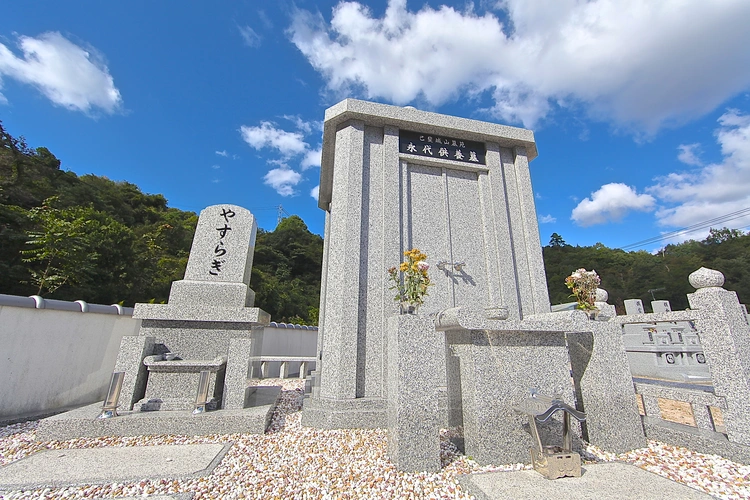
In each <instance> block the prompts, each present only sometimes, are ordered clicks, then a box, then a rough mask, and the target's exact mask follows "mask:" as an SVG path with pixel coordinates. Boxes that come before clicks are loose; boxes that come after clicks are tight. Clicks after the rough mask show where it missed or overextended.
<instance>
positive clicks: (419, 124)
mask: <svg viewBox="0 0 750 500" xmlns="http://www.w3.org/2000/svg"><path fill="white" fill-rule="evenodd" d="M323 141H324V145H323V161H322V166H321V184H320V196H319V203H318V205H319V206H320V208H322V209H323V210H325V211H326V229H325V249H324V257H323V258H324V263H323V279H322V288H321V308H320V324H319V326H320V333H319V337H318V342H319V354H320V356H321V363H320V365H319V366H320V369H319V370H318V372H319V376H318V377H317V378H316V379H315V380H314V389H313V394H312V398H310V399H309V400H308V401H307V403H306V407H305V413H304V421H305V423H306V424H308V425H317V426H323V427H378V426H384V425H385V412H386V404H385V398H386V394H385V387H386V384H385V380H386V373H385V370H386V351H385V349H386V346H385V343H384V336H383V333H382V332H383V331H385V330H386V322H387V318H388V316H390V315H391V314H394V313H396V312H397V310H398V309H397V304H396V303H395V302H394V301H393V298H392V294H391V292H390V291H389V290H388V285H387V281H386V280H387V275H386V272H385V270H386V269H387V268H388V267H390V266H393V265H396V264H398V263H399V262H400V261H401V256H402V252H403V251H404V250H407V249H410V248H413V247H418V248H419V249H421V250H422V251H423V252H425V253H426V254H427V255H428V256H429V263H430V264H431V265H432V269H433V272H432V276H433V282H434V284H435V285H434V286H433V287H432V288H431V289H430V294H429V296H428V297H427V299H426V302H425V304H424V305H423V306H422V309H421V312H422V313H430V312H437V311H439V310H442V309H446V308H449V307H455V306H478V307H481V308H485V307H493V306H503V307H505V308H506V310H507V311H508V314H509V315H510V317H511V318H513V319H520V318H521V317H522V316H523V315H527V314H534V313H538V312H547V311H549V299H548V294H547V285H546V281H545V276H544V266H543V263H542V253H541V245H540V242H539V232H538V229H537V227H536V224H537V222H536V214H535V208H534V193H533V192H532V190H531V182H530V178H529V166H528V162H529V160H531V159H533V158H535V157H536V155H537V153H536V145H535V143H534V136H533V133H532V132H531V131H528V130H523V129H518V128H514V127H507V126H503V125H497V124H493V123H485V122H478V121H474V120H467V119H463V118H456V117H451V116H445V115H439V114H435V113H428V112H425V111H419V110H416V109H413V108H401V107H396V106H386V105H381V104H374V103H369V102H363V101H357V100H353V99H347V100H345V101H342V102H340V103H339V104H337V105H335V106H333V107H332V108H329V109H328V110H327V111H326V115H325V123H324V132H323ZM439 262H446V263H447V264H445V265H443V266H441V267H444V269H445V270H444V271H440V270H438V263H439ZM461 263H464V265H461ZM352 410H356V411H352Z"/></svg>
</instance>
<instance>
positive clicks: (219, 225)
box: [169, 204, 258, 307]
mask: <svg viewBox="0 0 750 500" xmlns="http://www.w3.org/2000/svg"><path fill="white" fill-rule="evenodd" d="M257 229H258V226H257V224H256V222H255V217H254V216H253V214H252V213H250V211H249V210H247V209H246V208H242V207H238V206H236V205H228V204H222V205H212V206H210V207H206V208H204V209H203V210H201V213H200V215H199V217H198V226H197V227H196V228H195V235H194V236H193V245H192V247H191V248H190V257H189V258H188V264H187V269H186V270H185V279H186V280H188V281H203V282H207V283H244V284H245V285H249V284H250V274H251V271H252V268H253V251H254V249H255V234H256V232H257ZM183 298H185V299H186V300H188V301H191V300H192V298H190V297H181V296H171V295H170V297H169V302H177V301H180V300H182V299H183ZM232 305H233V306H236V307H245V306H252V304H244V303H243V304H232Z"/></svg>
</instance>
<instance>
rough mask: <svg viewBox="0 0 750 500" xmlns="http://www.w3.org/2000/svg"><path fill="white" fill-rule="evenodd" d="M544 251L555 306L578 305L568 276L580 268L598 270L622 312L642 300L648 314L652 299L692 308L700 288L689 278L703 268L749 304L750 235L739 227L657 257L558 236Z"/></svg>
mask: <svg viewBox="0 0 750 500" xmlns="http://www.w3.org/2000/svg"><path fill="white" fill-rule="evenodd" d="M543 252H544V266H545V271H546V273H547V286H548V289H549V295H550V301H551V303H552V304H561V303H565V302H573V299H571V298H570V290H568V289H567V287H566V286H565V278H566V277H567V276H568V275H570V273H572V272H573V271H575V270H576V269H578V268H580V267H584V268H586V269H588V270H589V271H590V270H592V269H594V270H596V272H597V274H599V276H600V277H601V280H602V282H601V285H600V288H603V289H605V290H606V291H607V292H608V293H609V303H610V304H614V305H615V307H616V308H617V311H618V313H620V314H624V313H625V306H624V300H626V299H641V300H642V301H643V304H644V306H645V307H646V310H647V311H650V308H651V301H652V300H653V299H656V300H668V301H669V302H670V304H671V306H672V309H673V310H682V309H685V308H687V307H689V306H688V301H687V294H688V293H692V292H694V291H695V290H694V289H693V287H692V286H690V283H689V282H688V276H689V275H690V273H692V272H693V271H696V270H697V269H699V268H700V267H707V268H709V269H716V270H717V271H721V272H722V273H723V274H724V277H725V282H724V288H726V289H727V290H732V291H734V292H737V295H738V296H739V298H740V301H741V302H742V303H745V301H748V300H750V279H749V278H750V236H748V235H746V234H744V233H743V232H742V231H738V230H735V229H727V228H721V229H711V230H710V233H709V236H708V237H707V238H705V239H704V240H702V241H695V240H690V241H686V242H684V243H680V244H673V245H667V246H665V247H664V248H662V249H661V250H659V251H658V252H655V253H650V252H646V251H644V250H640V251H637V252H626V251H624V250H620V249H617V248H615V249H613V248H607V247H606V246H604V245H602V244H601V243H597V244H595V245H593V246H585V247H580V246H572V245H568V244H567V243H565V240H563V238H562V237H561V236H560V235H559V234H557V233H553V234H552V237H551V238H550V242H549V245H548V246H546V247H544V248H543Z"/></svg>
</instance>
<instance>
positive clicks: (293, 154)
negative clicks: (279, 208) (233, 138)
mask: <svg viewBox="0 0 750 500" xmlns="http://www.w3.org/2000/svg"><path fill="white" fill-rule="evenodd" d="M284 118H286V119H288V120H290V121H291V122H293V123H294V124H295V126H296V128H297V131H296V132H289V131H286V130H284V129H281V128H277V127H276V126H275V125H274V124H273V123H271V122H268V121H263V122H261V123H260V125H259V126H252V127H250V126H247V125H243V126H242V127H240V133H241V134H242V138H243V139H244V140H245V142H247V143H248V144H249V145H250V146H251V147H253V148H255V149H256V150H259V151H260V150H263V149H271V150H275V151H276V152H277V153H279V154H280V155H281V158H270V159H268V160H267V162H268V163H270V164H271V165H276V166H277V168H274V169H272V170H270V171H269V172H268V173H267V174H266V176H265V177H264V179H265V183H266V184H267V185H268V186H271V187H272V188H274V189H275V190H276V192H277V193H279V194H280V195H282V196H292V195H295V194H297V193H296V191H295V190H294V186H296V185H297V184H298V183H299V182H300V181H301V180H302V175H301V174H300V173H299V172H297V171H295V170H294V169H292V168H290V167H289V163H290V162H291V160H292V159H293V158H297V159H298V161H299V170H300V171H305V170H307V169H309V168H312V167H319V166H320V158H321V154H322V147H318V148H317V149H313V147H312V146H310V144H309V143H308V142H307V141H306V140H305V135H308V134H310V133H312V132H313V131H315V130H317V129H318V128H319V127H318V122H306V121H304V120H302V119H301V118H300V117H298V116H284ZM217 153H218V152H217Z"/></svg>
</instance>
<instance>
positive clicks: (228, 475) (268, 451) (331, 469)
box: [0, 379, 750, 500]
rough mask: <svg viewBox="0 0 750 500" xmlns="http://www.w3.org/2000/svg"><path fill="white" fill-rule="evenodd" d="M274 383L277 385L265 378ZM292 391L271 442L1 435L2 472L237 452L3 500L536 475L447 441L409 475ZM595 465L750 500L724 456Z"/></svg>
mask: <svg viewBox="0 0 750 500" xmlns="http://www.w3.org/2000/svg"><path fill="white" fill-rule="evenodd" d="M264 383H273V382H270V381H269V380H264ZM275 383H277V384H278V385H282V386H283V391H282V393H281V394H282V396H281V399H280V403H279V405H278V407H277V409H276V411H275V412H274V416H273V419H272V422H271V426H270V428H269V430H268V431H267V432H266V433H265V434H263V435H257V434H229V435H211V436H201V437H184V436H149V437H147V438H144V437H125V438H123V437H106V438H94V439H73V440H69V441H47V442H41V443H38V442H36V441H35V440H34V436H35V432H36V426H37V424H36V422H26V423H23V424H14V425H10V426H6V427H0V465H5V464H8V463H10V462H13V461H15V460H19V459H21V458H23V457H26V456H28V455H30V454H32V453H35V452H37V451H40V450H43V449H67V448H95V447H102V446H147V445H157V444H196V443H225V442H229V441H232V442H234V443H235V444H234V446H232V448H231V449H230V450H229V452H228V453H227V455H226V456H225V457H224V460H223V461H222V462H221V464H219V466H218V467H217V468H216V469H215V470H214V472H213V473H212V474H211V475H210V476H207V477H203V478H198V479H189V480H184V481H180V480H167V479H163V480H157V481H148V480H145V481H140V482H137V483H127V484H120V483H112V484H106V485H98V486H82V487H81V486H79V487H69V488H58V489H45V490H36V491H15V492H10V493H9V494H7V495H6V496H2V495H0V498H7V499H9V500H10V499H13V500H17V499H57V498H65V499H70V498H108V497H123V496H144V495H154V494H165V493H180V492H191V491H192V492H195V500H205V499H211V498H222V499H223V498H227V499H234V498H267V499H277V498H278V499H282V498H283V499H287V498H290V499H313V498H337V499H338V498H342V499H344V498H351V499H360V498H378V499H382V498H426V499H431V498H451V499H454V498H455V499H469V498H473V497H472V496H470V495H468V494H467V493H465V492H464V491H462V490H461V488H460V487H459V485H458V482H457V481H456V477H457V476H458V475H459V474H467V473H472V472H488V471H501V470H518V469H523V468H529V466H524V465H523V464H513V465H505V466H500V467H488V466H485V467H480V466H479V465H478V464H477V463H476V462H474V461H473V460H471V459H469V458H467V457H465V456H463V455H461V454H460V453H459V452H458V451H457V450H456V449H455V447H453V445H451V444H450V443H449V442H448V440H447V439H446V438H445V436H443V437H442V440H441V459H442V463H443V468H442V470H441V471H440V472H439V473H434V474H428V473H420V474H407V473H403V472H399V471H397V470H396V469H395V467H394V466H393V465H392V464H391V463H390V462H389V461H388V459H387V457H386V431H385V430H383V429H374V430H359V429H357V430H318V429H312V428H309V427H302V426H301V424H300V418H301V414H300V409H301V404H302V385H301V382H300V381H298V380H280V379H279V380H277V381H275ZM584 460H585V461H586V462H588V463H592V462H598V461H609V460H622V461H627V462H630V463H633V464H635V465H637V466H639V467H642V468H644V469H646V470H648V471H651V472H654V473H656V474H659V475H662V476H665V477H668V478H669V479H672V480H675V481H679V482H681V483H684V484H686V485H688V486H690V487H692V488H695V489H698V490H702V491H705V492H707V493H709V494H711V495H713V496H714V497H716V498H726V499H741V498H750V466H744V465H740V464H737V463H734V462H731V461H729V460H726V459H724V458H721V457H718V456H715V455H703V454H700V453H696V452H693V451H690V450H687V449H685V448H680V447H676V446H669V445H665V444H661V443H657V442H655V441H651V442H650V443H649V447H648V448H644V449H640V450H635V451H632V452H629V453H625V454H623V455H614V454H611V453H607V452H605V451H602V450H599V449H597V448H596V447H594V446H589V447H588V448H587V449H586V451H585V452H584Z"/></svg>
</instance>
